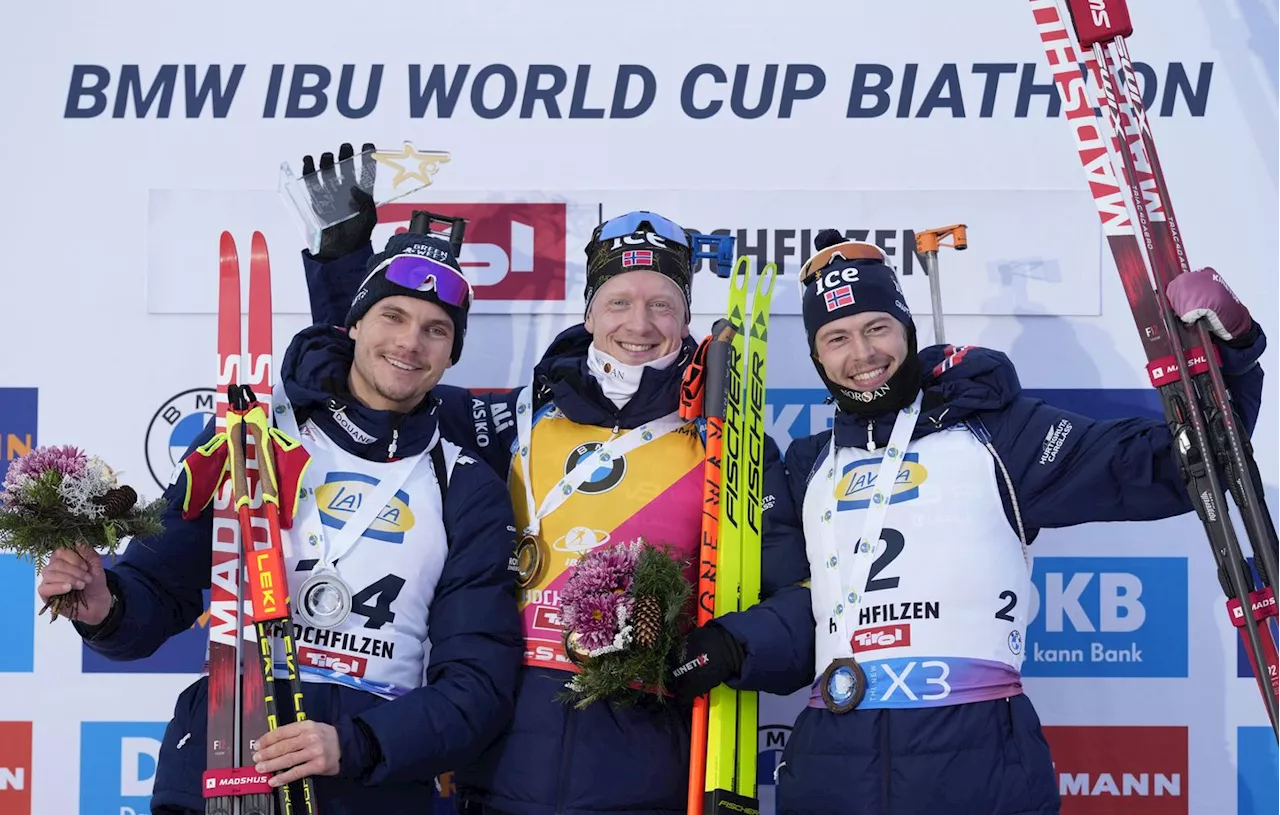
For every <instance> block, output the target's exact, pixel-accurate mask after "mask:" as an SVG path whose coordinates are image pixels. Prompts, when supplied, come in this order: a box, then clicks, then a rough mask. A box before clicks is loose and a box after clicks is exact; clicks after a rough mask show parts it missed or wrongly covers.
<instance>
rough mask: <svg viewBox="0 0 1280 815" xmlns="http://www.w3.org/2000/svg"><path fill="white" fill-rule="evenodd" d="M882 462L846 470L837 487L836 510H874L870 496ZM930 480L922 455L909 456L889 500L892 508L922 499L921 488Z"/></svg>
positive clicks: (871, 461)
mask: <svg viewBox="0 0 1280 815" xmlns="http://www.w3.org/2000/svg"><path fill="white" fill-rule="evenodd" d="M883 460H884V456H881V457H880V458H873V459H864V460H862V461H855V462H853V463H852V464H849V465H847V466H845V468H844V471H843V472H842V473H841V475H840V482H839V483H838V484H836V498H837V499H838V501H837V502H836V509H837V510H838V511H840V512H845V511H846V510H851V509H866V508H867V507H869V506H871V495H872V493H874V492H875V488H876V474H877V473H878V472H879V471H880V462H881V461H883ZM928 477H929V471H928V470H926V469H925V468H924V466H923V465H922V464H921V463H920V454H919V453H907V454H906V455H905V456H903V457H902V466H901V467H900V468H899V469H898V478H897V480H896V481H895V482H894V484H893V494H892V495H890V496H889V503H890V504H901V503H902V502H903V501H912V500H914V499H916V498H919V497H920V485H921V484H923V483H924V482H925V479H927V478H928Z"/></svg>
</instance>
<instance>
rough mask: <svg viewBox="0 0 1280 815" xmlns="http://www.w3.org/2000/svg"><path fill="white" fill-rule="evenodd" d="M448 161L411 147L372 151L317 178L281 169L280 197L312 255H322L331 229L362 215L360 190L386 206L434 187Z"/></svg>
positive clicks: (319, 172)
mask: <svg viewBox="0 0 1280 815" xmlns="http://www.w3.org/2000/svg"><path fill="white" fill-rule="evenodd" d="M448 161H449V154H448V153H447V152H445V151H443V150H427V151H420V150H418V149H417V148H416V147H414V146H413V144H411V143H410V142H405V143H404V147H403V148H402V149H399V150H371V151H366V152H361V153H356V154H355V155H353V156H352V157H351V158H348V159H345V160H343V161H339V162H336V163H335V164H333V165H332V166H329V167H317V168H316V170H315V172H312V173H307V174H301V173H297V172H295V171H294V169H293V168H292V167H290V166H289V163H288V162H284V163H282V164H281V165H280V181H279V192H280V195H281V197H283V198H284V200H285V202H286V203H287V204H288V208H289V211H290V212H291V213H293V216H294V219H295V221H296V222H297V224H298V227H299V228H300V229H301V230H302V234H303V237H304V239H305V240H306V244H307V249H308V250H310V251H311V252H316V251H318V250H319V249H320V235H321V233H322V232H324V230H325V229H327V228H328V227H331V226H333V225H334V224H339V223H342V222H343V221H345V220H348V219H350V218H354V217H355V216H356V215H357V214H359V212H360V209H361V207H360V201H359V198H360V197H361V196H360V195H358V194H357V195H354V196H353V194H352V192H353V190H355V189H359V190H360V191H361V192H362V193H363V194H364V195H365V196H369V197H372V198H373V201H374V204H375V205H376V206H381V205H383V204H386V203H388V202H390V201H395V200H396V199H398V198H403V197H405V196H406V195H410V194H412V193H415V192H417V191H418V190H421V189H423V188H424V187H427V186H430V184H431V178H432V176H434V175H435V174H436V173H437V172H438V171H439V169H440V165H441V164H445V163H447V162H448Z"/></svg>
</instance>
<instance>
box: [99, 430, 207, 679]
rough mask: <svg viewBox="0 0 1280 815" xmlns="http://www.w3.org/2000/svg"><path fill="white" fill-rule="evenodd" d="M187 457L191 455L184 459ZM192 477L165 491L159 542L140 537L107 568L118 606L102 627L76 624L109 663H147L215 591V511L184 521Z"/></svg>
mask: <svg viewBox="0 0 1280 815" xmlns="http://www.w3.org/2000/svg"><path fill="white" fill-rule="evenodd" d="M213 431H214V428H213V422H212V421H210V422H209V424H208V425H207V426H206V427H205V429H204V431H202V433H201V434H200V436H199V437H197V438H196V440H195V441H194V442H192V445H191V447H190V448H189V449H188V450H187V454H190V452H191V451H192V450H194V449H195V448H196V447H198V446H200V445H202V444H204V443H205V442H207V441H208V440H209V439H211V438H212V437H213ZM184 457H185V455H184ZM185 494H186V478H185V476H179V477H178V479H177V481H176V482H175V483H173V484H171V485H170V486H169V488H168V489H166V490H165V492H164V497H165V499H167V500H168V506H167V507H166V508H165V511H164V518H163V520H162V523H163V525H164V531H163V532H162V533H161V534H160V535H158V536H157V537H155V538H135V539H134V540H132V541H130V542H129V545H128V546H126V547H125V550H124V554H123V555H121V556H120V558H119V560H118V561H117V562H116V563H115V564H114V565H112V566H110V567H108V568H107V581H108V583H109V584H110V586H111V588H112V590H113V592H114V593H115V595H116V597H117V604H116V605H117V607H116V609H115V610H114V611H113V612H112V614H111V615H110V616H109V617H108V618H107V619H106V620H104V621H103V622H102V624H101V625H99V626H86V625H83V624H81V623H75V627H76V630H77V631H78V632H79V633H80V635H81V637H82V638H84V641H85V644H86V645H87V646H88V647H89V648H91V649H93V650H94V651H97V652H98V653H99V654H102V655H103V656H104V657H106V658H107V659H112V660H116V661H128V660H134V659H143V658H145V657H149V656H151V655H152V654H153V653H155V651H156V649H157V648H159V647H160V646H161V645H163V644H164V643H165V641H166V640H168V639H169V638H170V637H172V636H174V635H175V634H179V633H181V632H183V631H186V630H187V629H188V628H190V627H191V625H192V624H193V623H194V622H195V621H196V619H197V618H198V617H199V616H200V614H201V612H203V611H204V595H203V590H204V589H207V588H209V578H210V571H211V566H210V564H211V560H210V552H211V546H212V541H213V512H212V511H211V510H206V511H205V512H204V513H203V514H202V515H201V516H200V517H199V518H198V519H196V520H194V521H184V520H183V519H182V500H183V496H184V495H185Z"/></svg>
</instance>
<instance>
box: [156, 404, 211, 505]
mask: <svg viewBox="0 0 1280 815" xmlns="http://www.w3.org/2000/svg"><path fill="white" fill-rule="evenodd" d="M216 398H217V391H216V390H214V389H213V388H192V389H190V390H185V391H183V392H182V393H179V394H177V395H176V396H172V397H170V398H169V399H167V400H165V402H164V404H162V405H160V408H159V409H158V410H157V411H156V412H155V415H154V416H152V417H151V423H150V424H148V425H147V438H146V455H147V469H148V470H150V471H151V477H152V478H154V479H155V482H156V483H157V484H159V485H160V487H161V488H162V489H163V488H164V487H167V486H169V484H170V483H171V482H172V481H173V476H174V475H175V472H176V468H177V466H178V465H179V464H180V463H181V462H182V456H183V454H184V453H186V451H187V448H189V447H190V446H191V443H192V442H193V441H195V440H196V438H197V437H198V436H199V435H200V432H201V431H202V430H204V428H205V425H207V424H208V423H209V421H210V420H211V419H213V417H214V415H215V414H216V412H217V408H216V407H215V405H216V402H215V399H216Z"/></svg>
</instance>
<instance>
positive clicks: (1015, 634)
mask: <svg viewBox="0 0 1280 815" xmlns="http://www.w3.org/2000/svg"><path fill="white" fill-rule="evenodd" d="M1009 650H1010V651H1012V652H1013V653H1014V654H1015V655H1016V654H1021V653H1022V632H1020V631H1016V630H1015V631H1010V632H1009Z"/></svg>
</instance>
